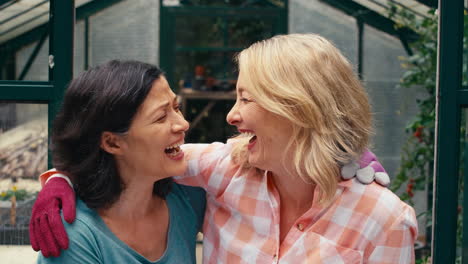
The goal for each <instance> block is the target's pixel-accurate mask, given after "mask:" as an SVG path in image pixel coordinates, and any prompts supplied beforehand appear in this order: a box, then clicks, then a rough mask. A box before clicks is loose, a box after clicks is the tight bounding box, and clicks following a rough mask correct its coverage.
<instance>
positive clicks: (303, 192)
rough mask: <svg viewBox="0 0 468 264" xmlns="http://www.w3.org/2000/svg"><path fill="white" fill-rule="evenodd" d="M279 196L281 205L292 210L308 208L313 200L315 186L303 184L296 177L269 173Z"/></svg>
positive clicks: (300, 179) (298, 177)
mask: <svg viewBox="0 0 468 264" xmlns="http://www.w3.org/2000/svg"><path fill="white" fill-rule="evenodd" d="M270 173H271V177H272V179H273V181H274V183H275V186H276V189H277V190H278V193H279V195H280V199H281V203H282V204H283V203H285V204H286V205H287V206H292V207H294V208H310V207H311V206H312V202H313V199H314V192H315V184H312V183H307V182H305V181H304V180H303V179H302V178H301V177H300V176H298V175H291V174H287V173H284V172H283V174H278V173H275V172H270Z"/></svg>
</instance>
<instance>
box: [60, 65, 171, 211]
mask: <svg viewBox="0 0 468 264" xmlns="http://www.w3.org/2000/svg"><path fill="white" fill-rule="evenodd" d="M162 75H163V73H162V71H161V70H160V69H159V68H158V67H156V66H154V65H150V64H147V63H142V62H137V61H117V60H113V61H109V62H107V63H104V64H102V65H100V66H96V67H94V68H91V69H89V70H87V71H85V72H83V73H81V74H80V75H79V76H78V77H77V78H75V79H74V80H73V81H72V82H71V83H70V85H69V87H68V89H67V90H66V92H65V97H64V100H63V105H62V108H61V110H60V112H59V113H58V115H57V117H56V119H55V121H54V127H53V132H52V151H53V152H52V153H53V164H54V166H55V167H56V168H57V169H58V170H60V171H64V172H66V173H68V174H69V175H70V176H71V178H72V181H73V184H74V188H75V191H76V193H77V195H78V196H79V198H80V199H82V200H83V201H84V202H85V203H86V204H87V205H88V207H90V208H93V209H99V208H106V207H108V206H110V205H112V204H113V203H114V202H115V201H116V200H117V198H118V197H119V196H120V194H121V192H122V190H123V189H124V188H125V186H124V184H123V182H122V180H121V178H120V176H119V172H118V170H117V166H116V163H115V159H114V157H113V155H111V154H109V153H107V152H105V151H104V150H103V149H101V147H100V140H101V134H102V133H103V132H105V131H109V132H114V133H125V132H127V131H128V129H129V127H130V125H131V122H132V120H133V118H134V116H135V114H136V113H137V111H138V108H139V107H140V106H141V105H142V104H143V101H144V100H145V98H146V97H147V95H148V93H149V92H150V90H151V87H152V85H153V83H154V81H156V80H158V79H159V78H161V76H162ZM171 181H172V180H171V179H164V180H160V181H158V182H155V186H154V189H153V193H154V194H155V195H158V196H161V197H163V198H164V197H165V195H166V194H167V193H168V192H169V188H170V185H171Z"/></svg>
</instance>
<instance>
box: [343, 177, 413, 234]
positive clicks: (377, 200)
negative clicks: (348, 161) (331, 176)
mask: <svg viewBox="0 0 468 264" xmlns="http://www.w3.org/2000/svg"><path fill="white" fill-rule="evenodd" d="M340 186H343V187H344V189H343V194H342V197H341V199H340V203H342V204H343V205H344V206H345V207H347V208H350V209H352V211H353V212H354V213H355V214H356V215H357V216H359V217H363V218H368V219H369V220H368V221H373V222H375V223H378V224H379V225H380V226H388V225H390V224H392V223H394V222H396V221H398V219H401V218H402V217H406V218H407V220H409V221H412V222H414V223H415V222H416V218H415V216H414V209H413V208H412V207H411V206H410V205H408V204H406V203H405V202H403V201H402V200H401V199H400V198H399V197H398V196H397V195H396V194H394V193H393V192H392V191H391V190H389V189H388V188H386V187H383V186H381V185H379V184H377V183H375V182H373V183H371V184H367V185H366V184H362V183H360V182H359V181H357V180H355V179H352V180H349V181H346V182H345V183H344V184H343V183H340Z"/></svg>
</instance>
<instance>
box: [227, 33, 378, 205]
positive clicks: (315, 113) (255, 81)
mask: <svg viewBox="0 0 468 264" xmlns="http://www.w3.org/2000/svg"><path fill="white" fill-rule="evenodd" d="M236 60H237V62H238V65H239V70H240V71H241V72H242V74H243V76H244V77H245V80H246V87H247V89H248V92H249V94H250V95H252V97H253V98H254V99H255V100H256V102H257V103H258V104H259V105H260V106H261V107H263V108H264V109H266V110H268V111H270V112H272V113H274V114H277V115H279V116H282V117H284V118H286V119H287V120H290V121H291V123H292V124H293V137H292V138H291V140H290V142H289V144H288V148H293V150H294V151H293V153H294V154H293V157H292V159H291V157H284V158H285V159H284V160H283V162H291V160H292V161H293V163H294V169H295V173H296V174H297V175H299V176H300V177H301V178H303V180H305V181H306V182H311V183H314V184H316V186H317V187H316V188H317V189H316V190H318V191H319V195H320V201H321V202H323V203H327V202H329V201H331V199H332V198H333V196H334V194H335V192H336V188H337V183H338V181H339V179H340V168H341V166H342V165H344V164H346V163H349V162H351V161H354V160H358V159H359V157H360V156H361V154H362V153H363V152H364V151H365V149H366V147H367V145H368V142H369V137H370V134H371V131H372V124H371V123H372V114H371V110H370V105H369V102H368V98H367V93H366V92H365V90H364V88H363V86H362V84H361V82H360V81H359V79H358V78H357V76H356V75H355V73H354V72H353V69H352V66H351V64H350V63H349V62H348V60H347V59H346V58H345V57H344V56H343V55H342V54H341V52H340V51H339V50H338V49H337V48H336V47H335V46H334V45H333V44H332V43H331V42H329V41H328V40H326V39H325V38H323V37H321V36H318V35H315V34H290V35H279V36H275V37H273V38H270V39H267V40H263V41H259V42H257V43H254V44H252V45H251V46H250V47H248V48H247V49H245V50H243V51H242V52H240V53H239V54H238V56H237V57H236ZM232 154H233V159H234V160H235V161H236V160H237V161H238V162H240V163H245V162H246V161H247V160H248V156H247V155H248V152H247V151H246V147H245V145H244V144H240V146H239V147H237V148H235V149H234V150H233V153H232ZM286 158H288V160H286Z"/></svg>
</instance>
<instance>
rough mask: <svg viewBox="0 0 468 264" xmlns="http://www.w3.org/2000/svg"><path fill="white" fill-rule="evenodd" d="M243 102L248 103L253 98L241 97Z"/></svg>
mask: <svg viewBox="0 0 468 264" xmlns="http://www.w3.org/2000/svg"><path fill="white" fill-rule="evenodd" d="M239 100H240V101H241V102H243V103H248V102H251V100H249V99H247V98H240V99H239Z"/></svg>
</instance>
